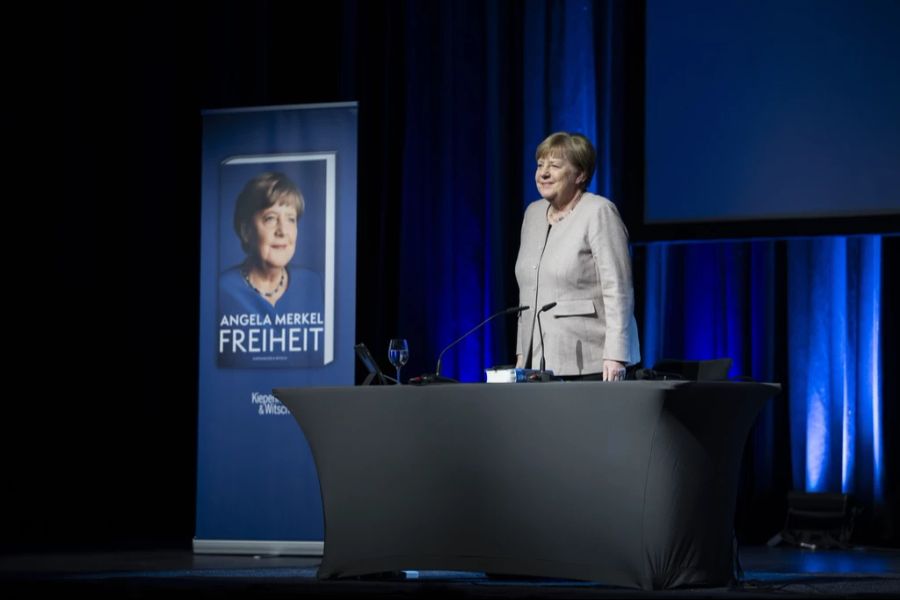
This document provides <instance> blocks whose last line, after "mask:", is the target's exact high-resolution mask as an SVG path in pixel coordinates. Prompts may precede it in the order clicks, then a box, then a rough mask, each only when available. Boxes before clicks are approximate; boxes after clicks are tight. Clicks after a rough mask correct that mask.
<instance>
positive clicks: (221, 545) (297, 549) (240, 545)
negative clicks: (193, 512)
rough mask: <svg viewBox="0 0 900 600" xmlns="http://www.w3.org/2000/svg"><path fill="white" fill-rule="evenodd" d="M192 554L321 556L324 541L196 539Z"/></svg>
mask: <svg viewBox="0 0 900 600" xmlns="http://www.w3.org/2000/svg"><path fill="white" fill-rule="evenodd" d="M193 550H194V554H251V555H252V554H264V555H267V556H322V553H323V552H324V550H325V542H291V541H279V540H198V539H196V538H194V541H193Z"/></svg>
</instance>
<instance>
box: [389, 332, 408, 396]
mask: <svg viewBox="0 0 900 600" xmlns="http://www.w3.org/2000/svg"><path fill="white" fill-rule="evenodd" d="M388 360H390V361H391V364H392V365H394V368H395V369H397V384H398V385H399V384H400V367H402V366H403V365H405V364H406V361H408V360H409V346H408V345H407V344H406V340H405V339H403V338H394V339H392V340H391V343H390V344H389V345H388Z"/></svg>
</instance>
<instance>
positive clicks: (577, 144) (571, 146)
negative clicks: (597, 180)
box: [534, 131, 597, 191]
mask: <svg viewBox="0 0 900 600" xmlns="http://www.w3.org/2000/svg"><path fill="white" fill-rule="evenodd" d="M548 156H561V157H563V158H565V159H566V160H567V161H569V162H570V163H572V164H573V165H574V166H575V168H576V169H578V172H579V173H581V174H583V175H584V181H582V182H581V190H582V191H584V190H586V189H587V186H588V184H590V183H591V179H592V178H593V177H594V165H595V164H596V162H597V151H596V150H594V145H593V144H591V141H590V140H589V139H587V138H586V137H584V136H583V135H581V134H580V133H568V132H566V131H557V132H556V133H551V134H550V135H548V136H547V139H545V140H544V141H543V142H541V143H540V144H539V145H538V147H537V150H535V152H534V159H535V160H540V159H542V158H546V157H548Z"/></svg>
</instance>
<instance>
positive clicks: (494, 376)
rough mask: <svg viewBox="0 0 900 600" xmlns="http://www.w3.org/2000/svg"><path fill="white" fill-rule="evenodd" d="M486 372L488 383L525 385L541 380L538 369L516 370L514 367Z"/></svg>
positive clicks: (491, 369) (495, 368)
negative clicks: (528, 382)
mask: <svg viewBox="0 0 900 600" xmlns="http://www.w3.org/2000/svg"><path fill="white" fill-rule="evenodd" d="M484 372H485V374H486V375H487V382H488V383H525V382H527V381H534V380H535V379H539V378H540V373H541V372H540V371H538V370H537V369H516V368H513V367H494V368H490V369H485V370H484ZM548 373H549V371H548ZM551 375H552V373H551Z"/></svg>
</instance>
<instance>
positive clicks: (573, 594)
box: [0, 546, 900, 600]
mask: <svg viewBox="0 0 900 600" xmlns="http://www.w3.org/2000/svg"><path fill="white" fill-rule="evenodd" d="M740 562H741V567H742V568H743V571H744V575H743V578H742V579H741V581H740V582H739V583H738V584H737V585H735V586H733V587H730V588H687V589H678V590H667V591H660V592H645V591H640V590H629V589H624V588H617V587H612V586H605V585H603V584H602V582H596V583H592V582H578V581H569V580H558V579H521V578H516V577H508V578H507V577H499V576H493V577H487V576H485V574H484V573H471V572H455V571H454V572H449V571H419V572H415V571H409V572H405V575H406V578H405V579H392V580H341V581H319V580H317V579H316V567H317V566H318V563H319V559H318V558H303V557H292V556H228V555H195V554H193V553H191V552H190V551H185V550H152V551H149V550H148V551H122V552H97V551H91V552H88V551H80V552H67V553H32V554H5V555H0V594H2V596H3V597H4V598H18V597H23V596H26V597H32V596H34V597H36V596H38V595H41V596H43V595H44V594H55V595H56V596H57V597H61V596H67V595H72V594H86V595H89V596H93V597H98V596H100V597H117V598H151V597H152V598H159V597H167V598H168V597H172V596H176V597H187V596H190V597H215V598H238V597H240V598H245V597H253V598H260V597H261V598H288V597H290V598H294V599H297V598H302V599H304V600H305V599H307V598H336V597H341V596H345V595H347V596H381V597H396V596H399V597H405V598H410V597H413V598H415V597H423V598H424V597H427V598H434V597H437V598H447V597H453V598H536V597H541V598H594V597H597V598H609V597H640V596H645V595H665V596H666V597H702V598H735V597H744V598H747V597H749V598H761V597H774V596H804V597H805V596H816V597H840V598H848V597H867V598H871V597H879V596H884V597H897V596H900V549H876V548H855V549H851V550H817V551H810V550H802V549H796V548H789V547H779V548H769V547H765V546H763V547H744V548H742V549H741V551H740ZM13 594H14V595H13Z"/></svg>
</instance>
